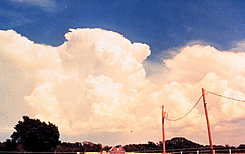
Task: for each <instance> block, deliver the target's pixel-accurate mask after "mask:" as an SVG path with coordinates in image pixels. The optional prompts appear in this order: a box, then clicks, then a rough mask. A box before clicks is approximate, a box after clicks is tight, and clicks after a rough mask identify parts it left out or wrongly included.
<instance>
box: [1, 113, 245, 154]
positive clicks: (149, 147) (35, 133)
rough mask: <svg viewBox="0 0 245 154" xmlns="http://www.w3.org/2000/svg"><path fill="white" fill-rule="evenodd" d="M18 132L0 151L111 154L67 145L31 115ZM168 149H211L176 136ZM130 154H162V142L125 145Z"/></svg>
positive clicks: (78, 144)
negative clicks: (132, 153) (142, 153)
mask: <svg viewBox="0 0 245 154" xmlns="http://www.w3.org/2000/svg"><path fill="white" fill-rule="evenodd" d="M14 128H15V131H14V132H13V134H12V135H11V139H7V140H6V141H5V142H0V151H17V152H24V151H39V152H41V151H42V152H44V151H45V152H48V151H50V152H54V151H56V152H78V151H80V152H101V151H107V152H108V151H109V150H110V149H111V148H112V147H111V146H102V145H101V144H95V143H92V142H82V143H81V142H76V143H68V142H61V141H59V137H60V134H59V131H58V127H57V126H55V125H54V124H52V123H50V122H49V123H48V124H46V123H45V122H41V121H40V120H39V119H31V118H29V117H28V116H23V121H19V122H18V124H16V126H15V127H14ZM165 145H166V150H167V151H169V152H173V151H175V152H176V151H183V150H191V149H195V150H205V149H208V146H204V145H200V144H197V143H194V142H192V141H190V140H187V139H185V138H183V137H175V138H172V139H171V140H167V141H166V143H165ZM123 148H124V149H125V151H127V152H147V153H153V152H154V153H156V152H159V153H160V152H162V142H161V141H160V142H157V143H154V142H151V141H148V143H145V144H129V145H125V146H123ZM214 149H219V150H224V151H227V152H228V149H232V150H233V151H234V150H236V149H239V150H240V151H239V152H245V144H241V145H239V147H232V146H229V145H226V146H221V145H219V146H214Z"/></svg>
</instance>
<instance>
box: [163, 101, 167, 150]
mask: <svg viewBox="0 0 245 154" xmlns="http://www.w3.org/2000/svg"><path fill="white" fill-rule="evenodd" d="M162 149H163V154H165V153H166V150H165V131H164V105H163V106H162Z"/></svg>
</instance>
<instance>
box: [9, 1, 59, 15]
mask: <svg viewBox="0 0 245 154" xmlns="http://www.w3.org/2000/svg"><path fill="white" fill-rule="evenodd" d="M10 1H11V2H14V3H23V4H28V5H33V6H38V7H41V8H42V9H44V10H45V11H49V12H52V11H54V8H55V7H56V1H55V0H10Z"/></svg>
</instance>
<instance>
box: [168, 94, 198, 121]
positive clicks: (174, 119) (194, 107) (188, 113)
mask: <svg viewBox="0 0 245 154" xmlns="http://www.w3.org/2000/svg"><path fill="white" fill-rule="evenodd" d="M201 98H202V95H201V96H200V98H199V99H198V100H197V102H196V103H195V105H194V106H193V107H192V108H191V109H190V110H189V111H188V112H187V113H186V114H184V115H183V116H181V117H179V118H176V119H170V118H168V117H165V116H164V119H166V120H168V121H178V120H181V119H183V118H185V117H186V116H187V115H188V114H190V113H191V111H192V110H193V109H194V108H195V107H196V106H197V104H198V103H199V102H200V100H201Z"/></svg>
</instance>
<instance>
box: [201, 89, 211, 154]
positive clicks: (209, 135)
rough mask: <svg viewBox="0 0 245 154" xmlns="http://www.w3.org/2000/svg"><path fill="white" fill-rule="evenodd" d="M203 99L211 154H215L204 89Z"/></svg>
mask: <svg viewBox="0 0 245 154" xmlns="http://www.w3.org/2000/svg"><path fill="white" fill-rule="evenodd" d="M202 98H203V104H204V110H205V115H206V121H207V127H208V137H209V144H210V149H211V154H214V150H213V142H212V136H211V129H210V124H209V119H208V110H207V103H206V99H205V91H204V89H203V88H202Z"/></svg>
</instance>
